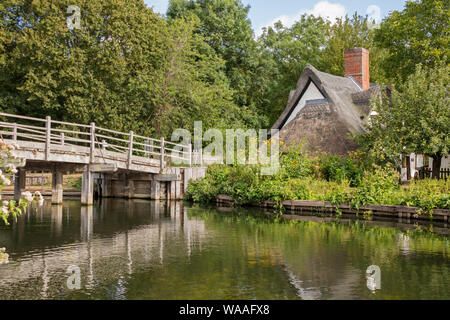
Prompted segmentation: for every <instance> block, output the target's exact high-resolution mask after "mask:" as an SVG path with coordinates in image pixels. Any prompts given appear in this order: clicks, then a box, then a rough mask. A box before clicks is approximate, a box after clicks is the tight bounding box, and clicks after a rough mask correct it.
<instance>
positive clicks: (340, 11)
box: [256, 1, 347, 36]
mask: <svg viewBox="0 0 450 320" xmlns="http://www.w3.org/2000/svg"><path fill="white" fill-rule="evenodd" d="M346 13H347V11H346V10H345V7H344V6H343V5H342V4H340V3H330V2H328V1H320V2H318V3H316V4H315V5H314V7H313V8H312V9H301V10H300V11H299V12H297V13H295V14H292V15H282V16H279V17H277V18H275V19H273V20H272V21H271V22H269V23H268V24H266V25H264V26H262V27H267V26H273V25H274V24H275V23H276V22H278V21H281V22H282V23H283V25H284V26H287V27H290V26H292V25H293V24H294V23H295V22H296V21H298V20H300V17H301V16H302V15H303V14H312V15H314V16H316V17H322V18H324V19H328V20H330V21H332V22H333V21H335V20H336V18H339V17H344V16H345V14H346ZM262 27H261V28H257V30H256V35H257V36H259V35H261V34H262Z"/></svg>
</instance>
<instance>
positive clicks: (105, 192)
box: [102, 173, 112, 198]
mask: <svg viewBox="0 0 450 320" xmlns="http://www.w3.org/2000/svg"><path fill="white" fill-rule="evenodd" d="M111 188H112V180H111V175H110V174H107V173H104V174H102V198H109V197H111V194H112V193H111V191H112V190H111Z"/></svg>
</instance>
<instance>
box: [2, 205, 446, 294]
mask: <svg viewBox="0 0 450 320" xmlns="http://www.w3.org/2000/svg"><path fill="white" fill-rule="evenodd" d="M300 220H304V221H281V222H280V221H275V220H274V219H273V218H270V217H268V216H267V215H266V214H264V213H263V212H261V210H249V209H227V208H215V207H201V206H193V205H190V204H186V203H182V202H173V203H166V202H152V201H136V200H135V201H128V200H112V199H111V200H103V201H101V202H97V203H96V205H95V206H94V207H91V208H87V207H81V206H80V204H79V201H65V202H64V204H63V205H62V206H51V205H50V204H49V203H47V202H46V203H45V205H44V206H43V207H41V208H37V209H36V208H30V209H29V212H28V213H27V214H26V215H24V216H22V217H21V218H20V219H19V221H17V222H15V223H13V224H12V225H11V226H3V225H1V226H0V247H6V248H7V253H8V254H9V263H8V264H3V265H0V299H108V300H110V299H120V300H122V299H156V300H160V299H162V300H167V299H168V300H174V299H199V300H207V299H258V300H259V299H289V300H293V299H303V300H318V299H450V239H449V236H448V235H445V234H444V235H442V234H436V233H435V232H433V230H432V226H431V225H430V226H428V225H425V226H421V227H416V226H414V225H411V226H410V227H409V228H407V229H417V230H416V231H411V230H410V231H405V230H402V229H401V228H399V227H395V225H394V226H386V224H385V225H384V226H377V224H376V223H375V224H374V223H367V222H365V221H364V220H359V221H350V222H349V221H346V222H344V221H335V220H334V219H331V220H327V221H326V222H322V221H321V219H320V218H313V217H305V218H304V219H302V218H300ZM442 230H445V228H444V229H442ZM369 266H377V267H379V269H380V280H381V282H380V283H379V285H380V288H379V290H369V288H368V286H367V279H366V270H367V268H368V267H369ZM78 275H79V280H80V281H79V285H80V286H79V289H78V286H77V282H76V281H75V280H74V279H76V277H78ZM74 277H75V278H74ZM68 280H69V281H68ZM74 286H75V287H74Z"/></svg>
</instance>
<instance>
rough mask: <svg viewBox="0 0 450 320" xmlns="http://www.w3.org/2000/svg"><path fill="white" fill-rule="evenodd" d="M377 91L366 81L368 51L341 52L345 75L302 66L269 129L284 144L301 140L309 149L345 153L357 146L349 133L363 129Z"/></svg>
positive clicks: (367, 74)
mask: <svg viewBox="0 0 450 320" xmlns="http://www.w3.org/2000/svg"><path fill="white" fill-rule="evenodd" d="M379 92H380V90H379V86H377V85H374V84H371V83H370V74H369V51H368V50H366V49H364V48H354V49H350V50H347V51H345V77H339V76H335V75H332V74H328V73H325V72H321V71H318V70H317V69H316V68H314V67H313V66H311V65H308V66H306V68H305V70H304V71H303V73H302V75H301V76H300V79H299V80H298V83H297V89H296V90H294V91H291V94H290V97H289V101H288V104H287V107H286V109H285V110H284V112H283V113H282V115H281V116H280V118H279V119H278V120H277V121H276V123H275V125H274V126H273V128H272V129H278V130H280V139H281V140H282V141H283V142H284V143H285V144H286V145H292V144H297V143H299V142H300V141H302V140H303V139H305V140H306V142H307V144H308V147H309V148H310V149H312V151H318V152H329V153H333V154H339V155H345V154H347V153H348V152H350V151H354V150H356V149H357V147H358V146H357V144H356V143H355V142H354V141H353V140H352V139H351V136H352V135H355V134H357V133H361V132H363V131H364V125H365V124H366V123H367V121H368V119H369V117H370V115H371V114H370V99H371V97H373V96H374V95H378V94H379Z"/></svg>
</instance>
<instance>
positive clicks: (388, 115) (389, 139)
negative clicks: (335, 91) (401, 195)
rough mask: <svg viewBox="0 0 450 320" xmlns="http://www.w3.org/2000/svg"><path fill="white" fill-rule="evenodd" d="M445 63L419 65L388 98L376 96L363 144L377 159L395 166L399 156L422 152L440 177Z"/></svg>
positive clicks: (444, 148) (444, 147) (448, 144)
mask: <svg viewBox="0 0 450 320" xmlns="http://www.w3.org/2000/svg"><path fill="white" fill-rule="evenodd" d="M449 74H450V67H449V65H448V64H445V63H441V64H439V65H437V66H435V67H434V68H431V69H430V68H425V67H423V66H422V65H420V64H419V65H418V66H417V68H416V71H415V73H414V74H412V75H410V76H409V77H408V78H407V81H406V82H405V83H404V84H401V85H399V86H398V87H397V88H395V87H394V88H393V89H392V93H391V97H388V98H384V99H376V100H375V101H374V103H373V107H374V110H375V111H376V112H377V113H378V115H377V116H375V117H373V118H372V120H371V125H370V126H369V127H368V133H367V134H366V135H364V136H362V137H361V138H362V140H361V142H362V146H363V148H364V149H365V150H366V151H368V152H372V153H374V155H376V156H377V158H378V159H381V160H385V161H389V162H393V163H395V164H396V165H398V164H399V163H398V161H399V160H400V155H402V154H411V153H414V152H415V153H424V154H427V155H429V156H430V157H432V158H433V160H434V161H433V176H434V177H439V172H440V169H441V161H442V157H443V156H444V155H446V154H448V153H449V152H450V126H449V119H450V99H449V92H450V86H449V77H450V76H449Z"/></svg>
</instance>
